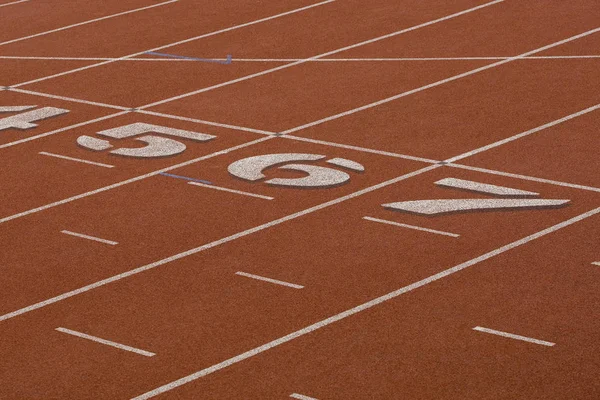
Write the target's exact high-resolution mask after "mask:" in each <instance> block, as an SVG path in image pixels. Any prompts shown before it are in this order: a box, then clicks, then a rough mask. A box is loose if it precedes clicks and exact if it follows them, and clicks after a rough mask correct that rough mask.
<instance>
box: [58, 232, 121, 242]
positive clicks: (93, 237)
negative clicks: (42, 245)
mask: <svg viewBox="0 0 600 400" xmlns="http://www.w3.org/2000/svg"><path fill="white" fill-rule="evenodd" d="M60 232H61V233H64V234H66V235H71V236H77V237H80V238H83V239H89V240H94V241H96V242H100V243H104V244H110V245H111V246H115V245H117V244H119V242H115V241H112V240H106V239H102V238H99V237H95V236H89V235H84V234H83V233H77V232H71V231H67V230H63V231H60Z"/></svg>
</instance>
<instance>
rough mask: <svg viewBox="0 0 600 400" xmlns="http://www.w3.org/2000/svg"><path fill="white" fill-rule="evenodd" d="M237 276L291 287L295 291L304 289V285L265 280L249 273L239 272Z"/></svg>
mask: <svg viewBox="0 0 600 400" xmlns="http://www.w3.org/2000/svg"><path fill="white" fill-rule="evenodd" d="M235 274H236V275H240V276H245V277H247V278H252V279H257V280H259V281H265V282H269V283H274V284H276V285H281V286H287V287H291V288H294V289H303V288H304V286H302V285H296V284H295V283H289V282H284V281H279V280H277V279H271V278H265V277H264V276H259V275H254V274H249V273H247V272H241V271H238V272H236V273H235Z"/></svg>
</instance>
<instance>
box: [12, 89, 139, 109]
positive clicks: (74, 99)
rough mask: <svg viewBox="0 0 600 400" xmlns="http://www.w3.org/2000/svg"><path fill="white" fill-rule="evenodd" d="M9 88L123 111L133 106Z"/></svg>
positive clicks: (18, 91) (19, 91) (13, 90)
mask: <svg viewBox="0 0 600 400" xmlns="http://www.w3.org/2000/svg"><path fill="white" fill-rule="evenodd" d="M8 90H9V91H11V92H17V93H24V94H30V95H33V96H39V97H47V98H49V99H58V100H65V101H70V102H73V103H81V104H88V105H92V106H99V107H106V108H114V109H117V110H123V111H129V110H131V107H123V106H117V105H114V104H107V103H99V102H97V101H90V100H83V99H76V98H73V97H66V96H58V95H55V94H50V93H43V92H36V91H33V90H26V89H18V88H12V87H9V88H8Z"/></svg>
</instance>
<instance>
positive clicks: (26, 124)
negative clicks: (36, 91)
mask: <svg viewBox="0 0 600 400" xmlns="http://www.w3.org/2000/svg"><path fill="white" fill-rule="evenodd" d="M35 107H36V106H3V107H0V112H2V113H5V112H21V111H25V112H21V113H20V114H17V115H11V116H10V117H5V118H2V119H0V131H3V130H6V129H11V128H13V129H20V130H25V129H31V128H35V127H37V124H34V123H33V122H34V121H41V120H43V119H46V118H51V117H55V116H57V115H62V114H66V113H68V112H69V110H65V109H62V108H55V107H43V108H38V109H37V110H32V108H35ZM27 110H31V111H27Z"/></svg>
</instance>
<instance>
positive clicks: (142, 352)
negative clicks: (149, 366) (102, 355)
mask: <svg viewBox="0 0 600 400" xmlns="http://www.w3.org/2000/svg"><path fill="white" fill-rule="evenodd" d="M56 330H57V331H59V332H62V333H66V334H68V335H73V336H77V337H79V338H82V339H88V340H91V341H93V342H97V343H102V344H105V345H107V346H112V347H115V348H117V349H121V350H126V351H130V352H132V353H136V354H140V355H142V356H146V357H154V356H155V355H156V354H155V353H151V352H149V351H146V350H140V349H136V348H135V347H131V346H127V345H124V344H121V343H116V342H112V341H110V340H106V339H101V338H99V337H96V336H92V335H88V334H85V333H81V332H77V331H73V330H71V329H67V328H61V327H59V328H56Z"/></svg>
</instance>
